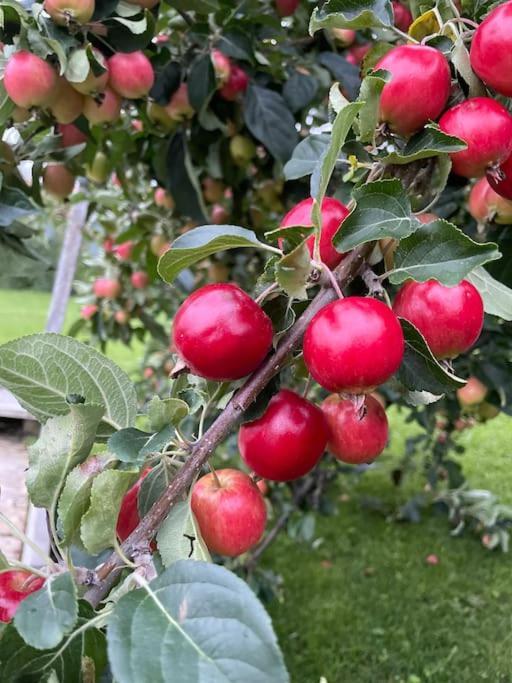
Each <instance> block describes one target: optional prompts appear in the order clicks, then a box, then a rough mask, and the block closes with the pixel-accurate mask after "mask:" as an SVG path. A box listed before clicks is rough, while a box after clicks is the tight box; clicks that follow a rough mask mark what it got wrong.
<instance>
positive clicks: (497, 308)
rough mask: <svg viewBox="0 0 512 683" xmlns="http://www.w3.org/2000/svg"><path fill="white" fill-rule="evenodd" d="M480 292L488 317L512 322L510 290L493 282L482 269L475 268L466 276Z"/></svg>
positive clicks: (495, 281) (511, 290)
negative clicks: (495, 316)
mask: <svg viewBox="0 0 512 683" xmlns="http://www.w3.org/2000/svg"><path fill="white" fill-rule="evenodd" d="M466 280H469V281H470V282H471V283H472V284H473V285H474V286H475V287H476V288H477V289H478V291H479V292H480V295H481V297H482V299H483V300H484V309H485V312H486V313H489V315H497V316H499V317H500V318H503V320H512V289H510V288H509V287H507V286H506V285H503V284H501V282H498V280H495V279H494V278H493V277H492V276H491V275H489V273H488V272H487V271H486V270H485V269H484V268H481V267H479V268H475V270H472V271H471V273H469V274H468V275H467V276H466Z"/></svg>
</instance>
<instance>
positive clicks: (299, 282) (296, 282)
mask: <svg viewBox="0 0 512 683" xmlns="http://www.w3.org/2000/svg"><path fill="white" fill-rule="evenodd" d="M312 269H313V267H312V265H311V254H310V253H309V249H308V248H307V246H306V243H305V242H302V244H299V246H298V247H295V249H293V251H291V252H290V253H289V254H286V256H283V258H282V259H280V260H279V261H278V262H277V264H276V280H277V282H278V284H279V286H280V287H281V289H283V290H284V291H285V292H286V293H287V294H288V296H289V297H291V298H293V299H301V300H306V299H307V298H308V293H307V290H306V283H307V281H308V278H309V276H310V274H311V271H312Z"/></svg>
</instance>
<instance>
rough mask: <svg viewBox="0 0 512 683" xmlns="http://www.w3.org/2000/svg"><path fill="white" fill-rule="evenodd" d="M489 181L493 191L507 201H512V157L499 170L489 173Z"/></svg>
mask: <svg viewBox="0 0 512 683" xmlns="http://www.w3.org/2000/svg"><path fill="white" fill-rule="evenodd" d="M487 180H488V181H489V185H490V186H491V187H492V189H493V190H494V191H495V192H497V193H498V194H499V195H501V196H502V197H504V198H505V199H512V155H511V156H509V157H507V158H506V159H505V161H504V162H503V163H502V164H501V165H500V167H499V168H498V172H496V170H495V169H494V172H493V171H491V172H490V173H487Z"/></svg>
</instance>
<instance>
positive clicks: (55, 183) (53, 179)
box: [42, 164, 75, 199]
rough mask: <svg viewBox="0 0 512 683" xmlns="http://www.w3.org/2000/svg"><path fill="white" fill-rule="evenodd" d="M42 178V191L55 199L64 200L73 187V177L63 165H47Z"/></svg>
mask: <svg viewBox="0 0 512 683" xmlns="http://www.w3.org/2000/svg"><path fill="white" fill-rule="evenodd" d="M42 177H43V187H44V189H45V190H46V192H48V193H49V194H51V195H53V196H54V197H55V198H56V199H66V198H67V197H69V195H70V194H71V193H72V192H73V188H74V187H75V176H74V175H73V174H72V173H71V171H70V170H69V169H68V168H67V167H66V166H65V165H64V164H48V165H47V166H46V167H45V169H44V171H43V176H42Z"/></svg>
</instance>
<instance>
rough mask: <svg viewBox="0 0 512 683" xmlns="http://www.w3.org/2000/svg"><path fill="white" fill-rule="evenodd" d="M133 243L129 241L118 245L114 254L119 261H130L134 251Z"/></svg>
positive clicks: (114, 249)
mask: <svg viewBox="0 0 512 683" xmlns="http://www.w3.org/2000/svg"><path fill="white" fill-rule="evenodd" d="M133 246H134V244H133V242H132V241H131V240H128V241H127V242H121V244H116V245H115V246H114V247H113V249H112V253H113V254H115V256H116V258H117V260H118V261H129V260H130V258H131V255H132V251H133Z"/></svg>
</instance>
